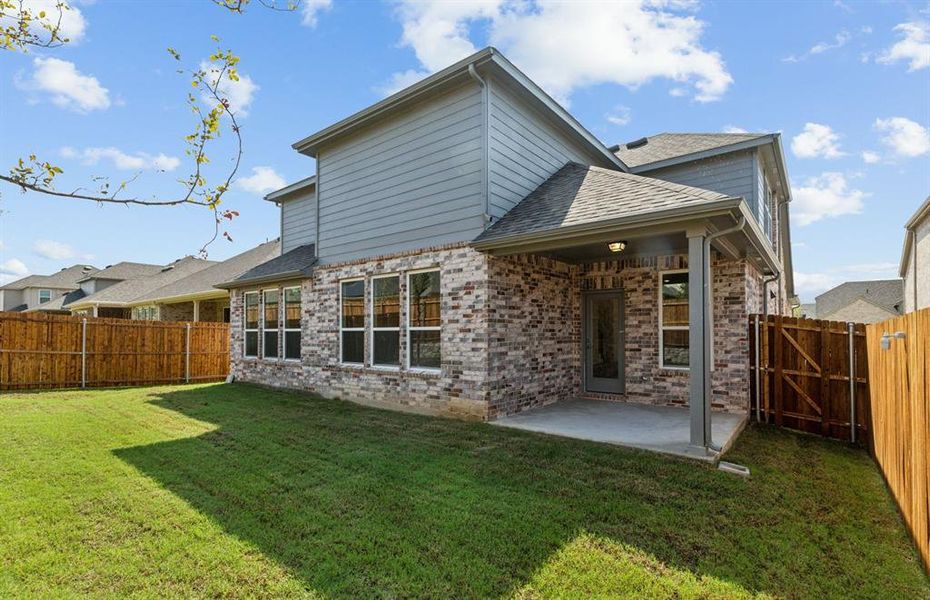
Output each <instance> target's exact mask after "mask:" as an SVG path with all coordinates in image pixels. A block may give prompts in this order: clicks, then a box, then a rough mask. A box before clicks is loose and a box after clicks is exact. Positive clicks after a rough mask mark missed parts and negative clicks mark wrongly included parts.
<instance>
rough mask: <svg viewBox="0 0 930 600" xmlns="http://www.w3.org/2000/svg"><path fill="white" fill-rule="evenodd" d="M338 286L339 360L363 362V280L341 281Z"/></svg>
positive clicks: (355, 362)
mask: <svg viewBox="0 0 930 600" xmlns="http://www.w3.org/2000/svg"><path fill="white" fill-rule="evenodd" d="M339 286H340V287H339V346H340V350H339V356H340V358H339V360H341V361H342V362H343V363H346V364H357V365H360V364H364V363H365V281H364V280H363V279H356V280H352V281H343V282H341V283H340V284H339Z"/></svg>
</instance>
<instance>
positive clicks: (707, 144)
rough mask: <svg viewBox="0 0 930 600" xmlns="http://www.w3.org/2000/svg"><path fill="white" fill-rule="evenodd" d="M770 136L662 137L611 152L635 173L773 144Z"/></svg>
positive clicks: (668, 135) (620, 146)
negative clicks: (672, 162)
mask: <svg viewBox="0 0 930 600" xmlns="http://www.w3.org/2000/svg"><path fill="white" fill-rule="evenodd" d="M771 139H772V134H769V133H660V134H657V135H652V136H649V137H645V138H641V139H639V140H635V141H632V142H627V143H626V144H620V145H619V146H614V147H613V148H611V150H613V151H614V153H615V154H616V155H617V156H618V157H619V158H620V160H622V161H623V162H624V163H625V164H626V165H627V166H628V167H630V168H631V169H636V168H638V167H642V166H645V165H652V164H654V163H659V162H663V161H667V160H670V159H675V158H682V157H691V155H694V154H701V153H706V152H713V153H723V152H732V151H735V150H740V149H743V147H747V148H748V147H753V146H756V145H759V144H763V143H767V142H769V141H771Z"/></svg>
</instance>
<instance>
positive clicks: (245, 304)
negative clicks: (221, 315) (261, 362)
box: [242, 290, 264, 359]
mask: <svg viewBox="0 0 930 600" xmlns="http://www.w3.org/2000/svg"><path fill="white" fill-rule="evenodd" d="M253 294H254V295H255V296H256V297H257V298H258V321H257V327H256V328H255V329H249V315H248V310H249V295H253ZM262 308H263V307H262V297H261V292H260V291H259V290H252V291H250V292H243V293H242V331H243V335H242V357H243V358H254V359H259V358H261V355H262V336H261V331H262V320H263V319H264V316H263V315H262ZM252 331H254V332H255V338H256V342H255V354H248V351H247V350H246V348H248V333H249V332H252Z"/></svg>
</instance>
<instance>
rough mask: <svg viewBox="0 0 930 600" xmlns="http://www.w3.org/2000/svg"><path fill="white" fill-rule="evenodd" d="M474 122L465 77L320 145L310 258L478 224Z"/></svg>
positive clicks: (418, 241) (370, 252) (363, 253)
mask: <svg viewBox="0 0 930 600" xmlns="http://www.w3.org/2000/svg"><path fill="white" fill-rule="evenodd" d="M483 132H484V108H483V104H482V94H481V92H480V88H479V87H478V85H477V84H475V83H473V82H468V83H467V84H463V85H461V86H458V87H457V88H455V89H453V90H451V91H449V92H446V93H444V94H442V95H441V96H438V97H434V98H431V99H429V100H428V101H424V102H422V103H420V104H418V105H415V106H413V107H412V108H411V109H410V110H408V111H406V112H404V113H403V114H401V115H399V116H397V117H394V118H392V119H390V120H389V121H386V122H383V123H378V124H375V125H373V126H371V127H369V128H367V129H365V130H363V131H362V132H360V133H358V134H356V135H353V136H351V137H350V138H348V139H344V140H339V141H338V142H335V143H333V144H332V145H330V146H327V147H324V148H321V149H320V151H319V153H318V155H317V160H318V162H317V169H318V173H317V181H318V186H319V211H320V212H319V253H318V255H319V257H320V261H321V262H330V263H331V262H338V261H341V260H351V259H355V258H364V257H369V256H376V255H381V254H389V253H393V252H401V251H405V250H415V249H418V248H424V247H427V246H433V245H438V244H446V243H453V242H461V241H467V240H471V239H473V238H474V237H475V236H477V235H478V234H479V233H481V231H482V230H483V229H484V181H485V179H484V148H483ZM315 217H316V215H314V219H315ZM285 235H286V234H285ZM286 239H287V238H286V237H285V240H286ZM286 249H287V248H285V250H286Z"/></svg>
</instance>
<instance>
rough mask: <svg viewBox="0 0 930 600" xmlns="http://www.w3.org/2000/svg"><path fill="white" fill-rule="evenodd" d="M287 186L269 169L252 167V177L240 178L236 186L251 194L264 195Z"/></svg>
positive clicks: (281, 178)
mask: <svg viewBox="0 0 930 600" xmlns="http://www.w3.org/2000/svg"><path fill="white" fill-rule="evenodd" d="M285 185H287V182H286V181H284V178H283V177H281V176H280V175H278V173H277V172H275V170H274V169H272V168H271V167H252V175H250V176H249V177H240V178H239V179H237V180H236V186H237V187H239V188H240V189H243V190H245V191H247V192H251V193H253V194H261V195H265V194H267V193H269V192H273V191H275V190H279V189H281V188H283V187H284V186H285Z"/></svg>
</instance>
